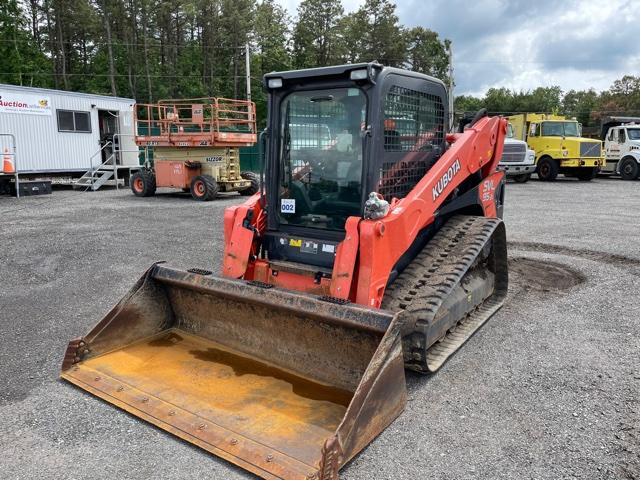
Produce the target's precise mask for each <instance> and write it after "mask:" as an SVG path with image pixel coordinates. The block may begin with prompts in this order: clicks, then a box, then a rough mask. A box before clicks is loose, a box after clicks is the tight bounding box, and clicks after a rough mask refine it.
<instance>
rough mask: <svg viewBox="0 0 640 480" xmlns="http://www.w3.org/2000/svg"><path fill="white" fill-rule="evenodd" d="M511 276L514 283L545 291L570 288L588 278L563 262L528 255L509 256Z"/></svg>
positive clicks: (559, 290) (560, 290)
mask: <svg viewBox="0 0 640 480" xmlns="http://www.w3.org/2000/svg"><path fill="white" fill-rule="evenodd" d="M509 276H510V281H512V283H515V284H518V285H519V286H521V287H523V288H529V289H535V290H540V291H543V292H562V291H565V290H569V289H570V288H573V287H575V286H577V285H580V284H581V283H584V282H585V281H586V279H587V277H585V276H584V275H583V274H582V273H580V272H579V271H577V270H574V269H573V268H570V267H568V266H566V265H563V264H561V263H556V262H549V261H541V260H535V259H533V258H526V257H512V258H509Z"/></svg>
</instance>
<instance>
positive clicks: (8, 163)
mask: <svg viewBox="0 0 640 480" xmlns="http://www.w3.org/2000/svg"><path fill="white" fill-rule="evenodd" d="M2 171H3V172H4V173H16V167H15V165H14V164H13V158H12V157H11V155H10V154H9V149H8V148H5V149H4V155H3V156H2Z"/></svg>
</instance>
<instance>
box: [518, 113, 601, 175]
mask: <svg viewBox="0 0 640 480" xmlns="http://www.w3.org/2000/svg"><path fill="white" fill-rule="evenodd" d="M508 120H509V123H511V125H513V130H514V138H518V139H521V140H525V141H526V142H527V145H529V148H530V149H532V150H534V151H535V152H536V173H537V174H538V178H540V180H545V181H552V180H555V179H556V177H557V176H558V174H559V173H562V174H564V176H565V177H577V178H578V179H579V180H584V181H589V180H591V179H592V178H594V177H595V176H596V173H597V172H598V170H599V169H600V168H601V167H603V166H604V163H605V159H604V151H603V149H602V142H601V141H600V140H595V139H590V138H584V137H582V136H581V134H582V127H581V125H580V124H579V123H578V122H577V121H576V120H575V119H567V118H566V117H564V116H561V115H552V114H545V113H521V114H518V115H511V116H510V117H508Z"/></svg>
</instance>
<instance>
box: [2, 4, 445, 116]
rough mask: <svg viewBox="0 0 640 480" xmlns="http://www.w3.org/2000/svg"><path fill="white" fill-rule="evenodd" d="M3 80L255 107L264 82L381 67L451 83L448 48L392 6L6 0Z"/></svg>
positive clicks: (261, 111) (261, 107) (262, 101)
mask: <svg viewBox="0 0 640 480" xmlns="http://www.w3.org/2000/svg"><path fill="white" fill-rule="evenodd" d="M0 7H1V8H0V58H1V59H2V61H1V65H2V67H1V68H0V82H2V83H11V84H17V85H25V86H37V87H46V88H57V89H63V90H74V91H84V92H91V93H102V94H110V95H118V96H127V97H133V98H135V99H136V100H137V101H139V102H145V101H146V102H153V101H157V100H159V99H163V98H195V97H207V96H221V97H233V98H244V96H245V95H246V92H245V76H246V71H245V45H246V44H247V43H248V44H249V48H250V71H251V93H252V98H253V99H254V100H255V101H256V103H257V104H258V111H259V115H260V117H263V116H264V109H265V99H264V93H263V92H262V89H261V77H262V75H263V74H265V73H268V72H271V71H274V70H289V69H297V68H306V67H315V66H326V65H331V64H340V63H347V62H361V61H373V60H377V61H379V62H381V63H383V64H385V65H391V66H404V67H409V68H412V69H414V70H417V71H420V72H424V73H427V74H430V75H433V76H435V77H438V78H441V79H445V78H446V77H447V69H448V65H449V61H448V51H447V50H448V47H449V41H448V40H446V39H441V38H440V37H439V36H438V34H437V33H435V32H433V31H430V30H428V29H425V28H422V27H415V28H406V27H404V26H403V25H401V24H400V23H399V20H398V16H397V15H396V11H395V10H396V7H395V5H394V4H393V3H391V2H390V1H389V0H366V2H365V3H364V4H363V5H362V6H361V7H360V8H359V9H358V10H356V11H355V12H352V13H348V14H346V13H345V12H344V8H343V6H342V2H341V0H304V1H303V2H301V3H300V5H299V6H298V9H297V12H296V16H295V18H294V17H292V15H291V14H290V13H289V12H287V11H286V9H285V8H283V7H282V6H281V5H279V4H278V3H277V2H276V1H275V0H261V1H257V0H0Z"/></svg>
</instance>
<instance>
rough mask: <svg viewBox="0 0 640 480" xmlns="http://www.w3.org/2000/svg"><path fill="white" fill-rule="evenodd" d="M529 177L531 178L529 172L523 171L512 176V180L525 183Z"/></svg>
mask: <svg viewBox="0 0 640 480" xmlns="http://www.w3.org/2000/svg"><path fill="white" fill-rule="evenodd" d="M530 178H531V174H530V173H523V174H521V175H516V176H514V177H513V180H514V181H515V182H516V183H527V182H528V181H529V179H530Z"/></svg>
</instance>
